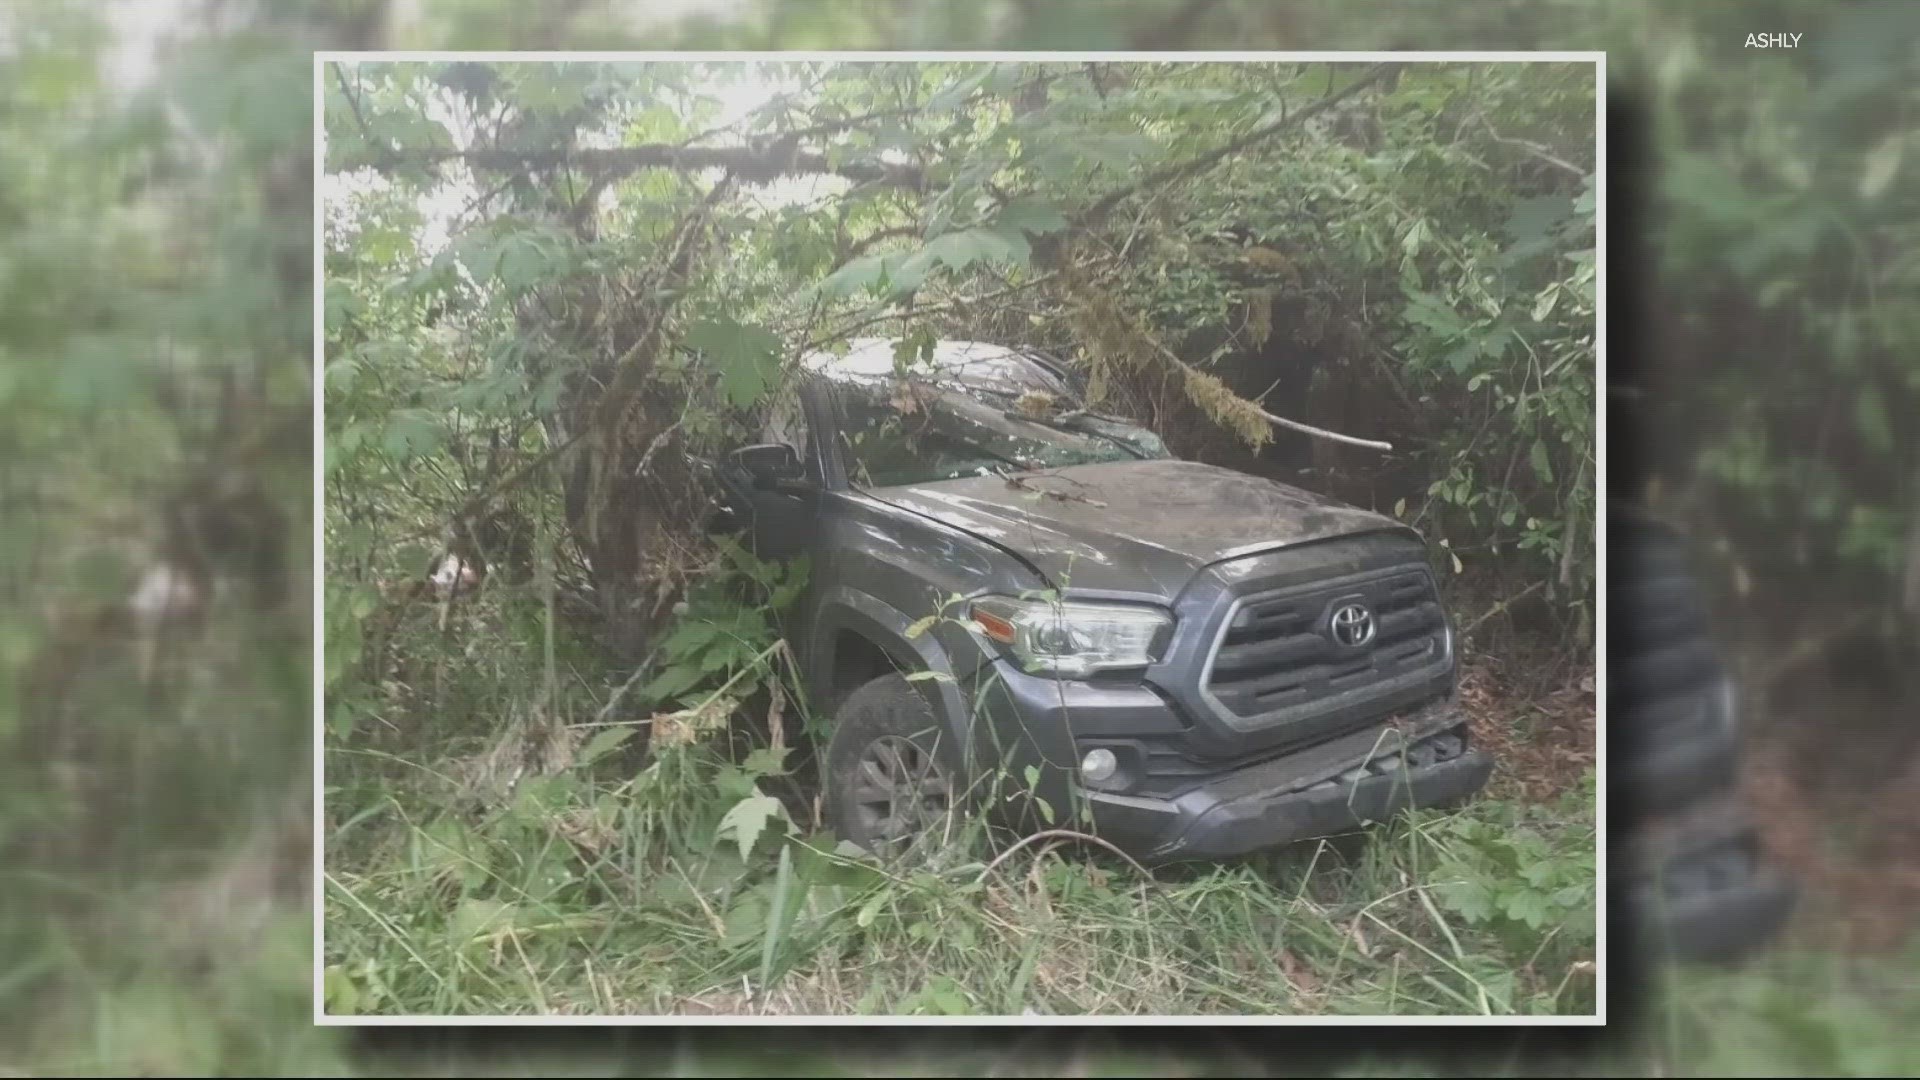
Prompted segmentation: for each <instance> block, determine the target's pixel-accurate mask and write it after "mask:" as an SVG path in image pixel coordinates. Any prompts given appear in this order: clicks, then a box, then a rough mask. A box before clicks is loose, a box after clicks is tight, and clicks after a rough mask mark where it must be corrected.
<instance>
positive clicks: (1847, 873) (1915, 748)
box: [1742, 615, 1920, 952]
mask: <svg viewBox="0 0 1920 1080" xmlns="http://www.w3.org/2000/svg"><path fill="white" fill-rule="evenodd" d="M1791 622H1792V623H1797V624H1798V625H1800V626H1802V627H1819V626H1821V625H1823V624H1825V620H1823V619H1821V618H1820V617H1818V616H1817V615H1815V616H1811V617H1808V618H1804V619H1797V620H1792V621H1791ZM1803 632H1804V631H1803ZM1814 632H1817V631H1814ZM1742 652H1743V653H1749V654H1758V655H1760V656H1765V657H1770V658H1771V657H1778V656H1781V655H1783V654H1784V655H1786V656H1789V657H1802V656H1805V655H1806V652H1805V650H1804V649H1794V648H1792V647H1788V648H1786V649H1782V648H1780V647H1779V646H1778V645H1771V646H1761V645H1750V646H1747V647H1745V648H1743V649H1742ZM1899 653H1900V648H1899V647H1898V646H1896V645H1890V644H1886V643H1884V642H1879V641H1876V640H1874V639H1872V638H1871V637H1868V636H1862V637H1860V638H1857V639H1855V640H1853V641H1841V642H1838V643H1835V644H1832V645H1830V646H1828V647H1826V648H1824V649H1822V650H1820V651H1819V652H1818V653H1817V654H1815V655H1814V656H1813V657H1812V658H1811V659H1800V660H1797V661H1789V662H1791V663H1793V666H1792V667H1790V668H1783V667H1781V663H1782V662H1781V661H1780V660H1777V659H1766V660H1754V659H1752V657H1751V656H1743V657H1742V658H1743V659H1745V660H1746V661H1747V664H1746V666H1747V668H1748V671H1749V675H1748V678H1747V680H1746V681H1747V683H1748V684H1749V686H1750V687H1752V688H1753V689H1752V691H1751V697H1752V699H1753V703H1754V704H1753V707H1752V708H1751V709H1750V710H1749V724H1750V740H1749V745H1748V750H1747V756H1746V760H1745V762H1744V763H1743V764H1744V768H1743V777H1742V779H1743V783H1744V787H1745V794H1746V797H1747V799H1748V803H1749V805H1750V806H1751V807H1752V809H1753V812H1754V813H1755V815H1756V817H1757V819H1758V821H1759V823H1760V827H1761V830H1762V833H1763V835H1764V836H1765V839H1766V843H1767V846H1768V849H1769V852H1770V853H1771V854H1772V855H1773V857H1774V858H1776V859H1777V860H1779V862H1780V863H1781V864H1782V865H1783V866H1784V867H1785V868H1786V869H1788V870H1789V871H1790V872H1791V873H1792V874H1793V875H1794V876H1795V877H1796V878H1797V879H1798V881H1799V883H1800V886H1801V888H1802V890H1803V898H1802V904H1801V907H1800V910H1799V912H1798V915H1797V917H1796V920H1795V925H1794V926H1793V927H1792V928H1791V931H1790V932H1791V933H1792V934H1793V935H1794V936H1796V937H1800V938H1802V939H1804V940H1807V941H1810V942H1818V943H1821V944H1828V945H1837V946H1840V947H1842V948H1847V949H1855V950H1860V951H1864V952H1883V951H1886V950H1890V949H1895V948H1898V947H1900V946H1902V945H1903V944H1905V943H1906V942H1909V941H1911V940H1913V938H1914V936H1915V934H1916V933H1917V932H1920V813H1916V811H1920V723H1916V721H1917V720H1920V710H1916V709H1915V706H1914V702H1915V700H1916V699H1917V698H1920V687H1916V686H1915V685H1914V683H1915V678H1914V676H1913V674H1912V673H1911V672H1910V671H1909V670H1906V669H1905V666H1903V665H1902V663H1901V660H1902V657H1901V656H1900V655H1899ZM1908 666H1910V665H1908Z"/></svg>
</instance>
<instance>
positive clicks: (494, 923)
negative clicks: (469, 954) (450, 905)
mask: <svg viewBox="0 0 1920 1080" xmlns="http://www.w3.org/2000/svg"><path fill="white" fill-rule="evenodd" d="M512 925H513V905H512V904H509V903H507V902H506V901H504V900H487V899H483V898H480V897H469V898H467V899H465V900H462V901H460V906H459V907H457V908H455V909H454V910H453V918H451V919H449V920H447V936H448V937H450V938H451V939H452V940H453V943H454V945H455V946H462V945H466V944H467V943H468V942H471V941H472V940H473V939H474V938H476V937H479V936H480V935H481V934H484V933H487V932H489V931H493V930H498V929H501V928H502V927H508V926H512Z"/></svg>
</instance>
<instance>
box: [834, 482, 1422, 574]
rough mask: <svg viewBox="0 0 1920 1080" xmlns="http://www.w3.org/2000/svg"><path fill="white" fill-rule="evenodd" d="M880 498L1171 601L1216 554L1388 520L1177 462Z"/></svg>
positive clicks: (1030, 556) (951, 485)
mask: <svg viewBox="0 0 1920 1080" xmlns="http://www.w3.org/2000/svg"><path fill="white" fill-rule="evenodd" d="M868 494H869V495H871V496H873V497H874V498H876V499H879V500H881V501H883V502H886V503H890V504H892V505H894V506H897V507H900V508H902V509H905V510H911V511H913V512H915V513H918V514H923V515H925V516H927V517H930V518H933V519H934V520H936V521H939V522H941V523H943V524H946V525H950V526H952V527H954V528H956V529H962V530H965V531H966V532H969V533H973V534H974V535H976V536H980V537H983V538H985V539H987V540H990V541H992V542H994V543H996V544H999V545H1001V546H1002V547H1005V548H1008V549H1009V550H1011V551H1013V552H1015V553H1017V554H1018V555H1020V556H1021V557H1022V558H1024V559H1026V560H1027V561H1028V562H1030V563H1032V564H1033V565H1034V567H1035V568H1037V569H1038V570H1039V571H1040V572H1041V573H1042V574H1045V575H1046V576H1047V578H1048V579H1049V580H1050V581H1052V582H1053V584H1055V585H1056V586H1065V585H1071V586H1072V587H1074V588H1076V589H1105V590H1116V591H1124V592H1133V593H1150V594H1153V595H1156V596H1158V597H1161V598H1163V599H1167V600H1171V599H1172V598H1173V597H1174V596H1176V595H1178V594H1179V592H1180V590H1181V588H1183V587H1184V586H1185V585H1186V583H1187V581H1188V580H1189V579H1191V578H1192V577H1193V574H1194V572H1195V571H1196V570H1198V569H1200V568H1201V567H1203V566H1206V565H1208V564H1211V563H1214V562H1218V561H1220V560H1221V559H1226V558H1232V557H1235V556H1239V555H1250V554H1253V553H1254V552H1258V551H1270V550H1273V549H1275V548H1282V547H1288V546H1292V545H1295V544H1304V543H1308V542H1311V541H1315V540H1324V539H1328V538H1330V537H1336V536H1349V535H1352V534H1354V533H1363V532H1376V531H1380V530H1390V531H1399V532H1404V533H1408V534H1411V532H1412V530H1410V529H1408V528H1407V527H1406V526H1404V525H1401V524H1400V523H1399V522H1397V521H1395V520H1393V519H1392V518H1389V517H1386V516H1383V515H1381V514H1375V513H1371V512H1369V511H1365V510H1360V509H1356V508H1354V507H1351V506H1348V505H1346V504H1344V503H1339V502H1335V501H1333V500H1331V499H1326V498H1323V497H1321V496H1319V495H1315V494H1312V493H1311V492H1307V491H1302V490H1301V489H1299V488H1296V487H1292V486H1290V485H1287V484H1282V483H1280V482H1278V481H1274V480H1265V479H1262V478H1260V477H1257V476H1249V475H1247V474H1246V473H1241V472H1235V471H1233V470H1232V469H1223V468H1220V467H1218V466H1214V465H1203V464H1201V463H1199V462H1195V461H1180V460H1173V459H1166V460H1153V461H1116V462H1104V463H1100V464H1095V465H1076V466H1072V467H1069V468H1064V469H1051V470H1048V471H1046V472H1039V473H1017V474H1014V477H1013V478H1012V479H1009V478H1006V477H1000V476H973V477H966V478H963V479H959V480H940V481H935V482H933V483H927V484H912V485H904V486H899V487H885V488H876V489H872V490H869V491H868Z"/></svg>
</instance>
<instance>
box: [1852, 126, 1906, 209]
mask: <svg viewBox="0 0 1920 1080" xmlns="http://www.w3.org/2000/svg"><path fill="white" fill-rule="evenodd" d="M1906 141H1907V138H1906V130H1905V129H1904V128H1902V129H1899V130H1896V131H1894V132H1893V133H1892V134H1890V135H1888V136H1887V137H1886V138H1884V139H1882V140H1880V144H1879V145H1878V146H1875V147H1874V148H1873V149H1872V150H1870V151H1868V152H1867V156H1866V161H1865V163H1864V165H1863V167H1862V168H1861V170H1860V197H1861V198H1863V199H1873V198H1878V197H1879V196H1880V195H1881V194H1882V193H1884V192H1885V191H1886V190H1887V186H1888V185H1889V184H1891V183H1893V178H1894V175H1895V174H1896V173H1898V172H1899V171H1900V158H1901V156H1902V154H1903V153H1904V151H1905V149H1906Z"/></svg>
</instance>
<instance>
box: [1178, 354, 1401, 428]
mask: <svg viewBox="0 0 1920 1080" xmlns="http://www.w3.org/2000/svg"><path fill="white" fill-rule="evenodd" d="M1144 336H1145V337H1146V339H1147V340H1148V341H1151V342H1153V347H1154V350H1155V351H1156V352H1158V353H1159V354H1160V355H1161V356H1162V357H1164V358H1165V359H1166V361H1167V363H1169V364H1172V365H1174V366H1175V367H1177V368H1179V369H1180V370H1181V371H1183V372H1185V373H1186V374H1187V375H1189V376H1196V377H1200V378H1206V377H1207V373H1206V372H1204V371H1201V370H1200V369H1199V368H1197V367H1194V366H1193V365H1192V364H1189V363H1187V362H1186V361H1185V360H1182V359H1180V357H1179V356H1178V355H1177V354H1176V353H1175V352H1174V351H1173V350H1172V349H1169V348H1167V347H1166V346H1165V345H1163V344H1161V343H1160V339H1159V338H1156V337H1154V336H1153V335H1151V334H1146V335H1144ZM1242 400H1244V399H1242ZM1247 408H1249V409H1252V410H1253V411H1254V412H1256V413H1259V414H1260V415H1261V416H1262V417H1264V418H1265V419H1266V421H1267V422H1268V423H1270V424H1278V425H1279V426H1281V427H1283V428H1290V429H1292V430H1294V431H1298V432H1300V433H1302V434H1305V435H1311V436H1313V437H1314V438H1316V439H1327V440H1330V441H1332V442H1337V443H1346V444H1347V445H1348V446H1364V447H1366V448H1367V449H1369V450H1392V449H1393V444H1392V443H1389V442H1381V441H1379V440H1378V439H1362V438H1358V437H1356V436H1353V435H1342V434H1340V433H1339V432H1337V431H1329V430H1327V429H1326V428H1321V427H1314V426H1313V425H1312V424H1303V423H1301V422H1300V421H1298V420H1289V419H1287V418H1286V417H1284V416H1275V415H1274V414H1273V413H1270V412H1268V411H1267V410H1265V409H1263V408H1261V407H1260V406H1258V405H1255V404H1254V403H1253V402H1251V401H1249V402H1247Z"/></svg>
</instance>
